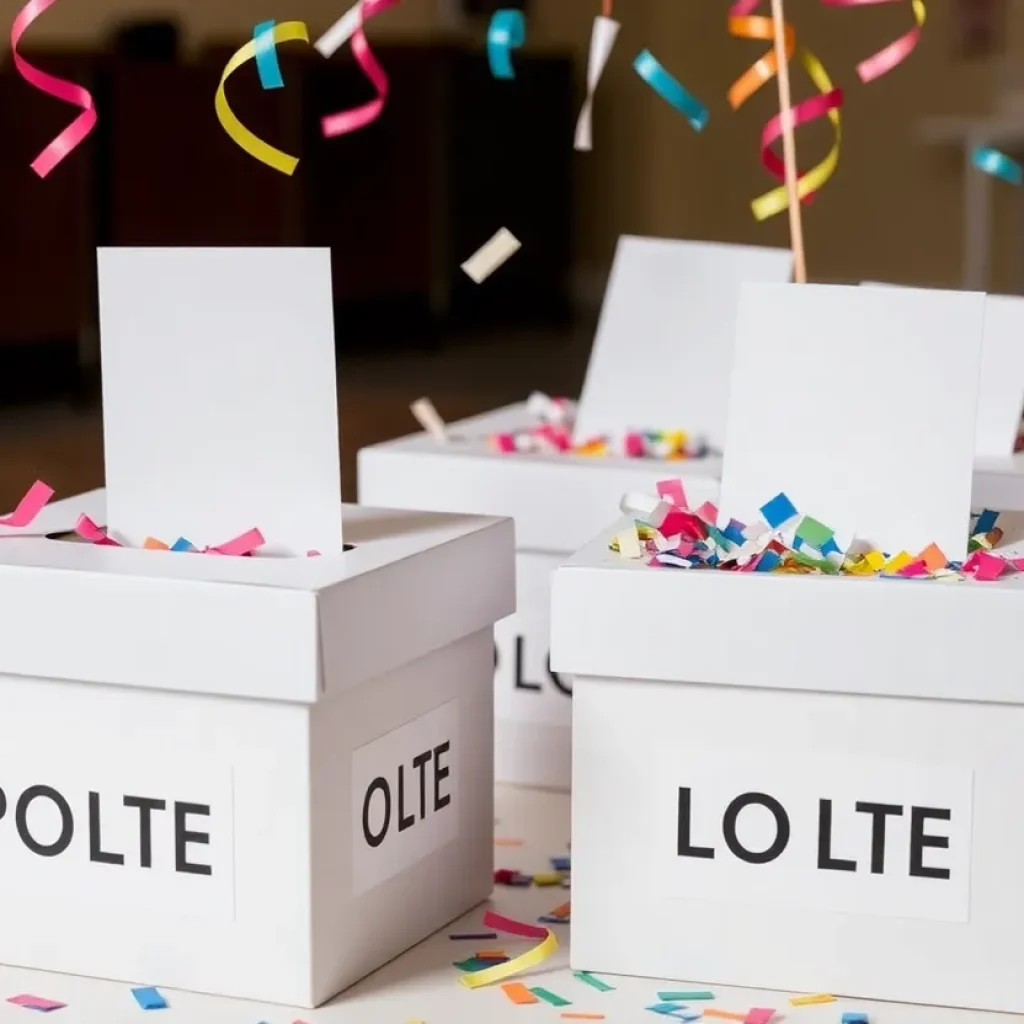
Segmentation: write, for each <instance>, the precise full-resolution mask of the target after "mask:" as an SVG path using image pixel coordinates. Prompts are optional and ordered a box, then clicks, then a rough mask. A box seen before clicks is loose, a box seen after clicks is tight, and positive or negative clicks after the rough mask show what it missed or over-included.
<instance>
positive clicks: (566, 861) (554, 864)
mask: <svg viewBox="0 0 1024 1024" xmlns="http://www.w3.org/2000/svg"><path fill="white" fill-rule="evenodd" d="M571 864H572V861H571V860H570V858H569V857H552V858H551V868H552V870H553V871H570V870H572V868H571Z"/></svg>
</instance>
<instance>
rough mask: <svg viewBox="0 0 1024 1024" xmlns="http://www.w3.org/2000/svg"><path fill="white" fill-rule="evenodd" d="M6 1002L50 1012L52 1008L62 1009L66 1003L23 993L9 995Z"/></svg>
mask: <svg viewBox="0 0 1024 1024" xmlns="http://www.w3.org/2000/svg"><path fill="white" fill-rule="evenodd" d="M7 1002H9V1003H14V1005H15V1006H23V1007H25V1009H26V1010H38V1011H39V1012H40V1013H52V1012H53V1011H54V1010H63V1009H64V1007H65V1006H67V1003H59V1002H57V1000H56V999H44V998H43V997H42V996H32V995H27V994H23V995H20V996H11V997H10V998H9V999H8V1000H7Z"/></svg>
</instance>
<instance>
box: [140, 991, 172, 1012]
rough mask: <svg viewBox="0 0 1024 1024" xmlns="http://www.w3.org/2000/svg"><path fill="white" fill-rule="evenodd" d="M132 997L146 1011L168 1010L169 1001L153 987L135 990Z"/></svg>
mask: <svg viewBox="0 0 1024 1024" xmlns="http://www.w3.org/2000/svg"><path fill="white" fill-rule="evenodd" d="M132 995H133V996H135V1002H137V1003H138V1004H139V1006H141V1007H142V1008H143V1009H144V1010H166V1009H167V1000H166V999H164V997H163V996H162V995H160V993H159V992H158V991H157V990H156V989H155V988H153V987H151V986H149V987H146V988H133V989H132Z"/></svg>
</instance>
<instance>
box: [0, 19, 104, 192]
mask: <svg viewBox="0 0 1024 1024" xmlns="http://www.w3.org/2000/svg"><path fill="white" fill-rule="evenodd" d="M55 2H56V0H29V2H28V3H27V4H25V6H24V7H23V8H22V9H21V10H20V11H19V12H18V15H17V17H16V18H15V19H14V23H13V24H12V25H11V57H12V58H13V60H14V66H15V68H16V69H17V71H18V74H19V75H21V77H22V78H23V79H24V80H25V81H26V82H28V84H29V85H31V86H32V87H33V88H35V89H38V90H39V91H40V92H45V93H46V95H47V96H52V97H53V98H54V99H57V100H63V101H64V102H65V103H70V104H71V105H72V106H75V107H79V108H81V111H82V112H81V113H80V114H79V115H78V116H77V117H76V118H75V119H74V121H72V122H71V124H69V125H68V126H67V128H65V129H64V130H63V131H62V132H61V133H60V134H59V135H58V136H57V137H56V138H55V139H53V140H52V141H51V142H50V143H48V144H47V145H46V147H45V148H44V149H43V151H42V152H41V153H40V154H39V156H37V157H36V158H35V160H33V161H32V164H31V167H32V170H33V171H35V172H36V174H38V175H39V177H40V178H45V177H46V176H47V175H48V174H49V173H50V171H52V170H53V169H54V168H55V167H56V166H57V164H59V163H60V162H61V161H62V160H63V159H64V158H65V157H66V156H67V155H68V154H69V153H71V152H72V151H73V150H74V149H75V148H76V147H77V146H79V145H80V144H81V143H82V141H83V140H84V139H85V138H86V136H87V135H88V134H89V133H90V132H91V131H92V130H93V128H95V127H96V121H97V120H98V118H97V114H96V107H95V104H94V102H93V98H92V95H91V94H90V93H89V91H88V90H86V89H83V88H82V87H81V86H80V85H75V84H74V83H73V82H67V81H64V79H62V78H56V77H54V76H53V75H48V74H46V72H45V71H40V70H39V69H38V68H35V67H33V66H32V65H31V64H29V62H28V61H27V60H25V58H24V57H22V56H21V54H19V53H18V43H19V42H21V37H22V36H23V35H24V34H25V31H26V29H27V28H28V27H29V25H31V24H32V22H34V21H35V20H36V18H38V17H39V15H41V14H42V13H43V12H44V11H45V10H47V8H49V7H51V6H52V5H53V4H54V3H55Z"/></svg>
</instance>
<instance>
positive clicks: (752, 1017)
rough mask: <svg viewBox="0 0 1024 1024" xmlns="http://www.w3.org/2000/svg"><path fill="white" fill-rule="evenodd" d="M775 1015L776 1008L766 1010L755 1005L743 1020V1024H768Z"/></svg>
mask: <svg viewBox="0 0 1024 1024" xmlns="http://www.w3.org/2000/svg"><path fill="white" fill-rule="evenodd" d="M774 1016H775V1011H774V1010H766V1009H763V1008H761V1007H757V1006H755V1007H753V1008H752V1009H751V1010H750V1012H749V1013H748V1014H747V1017H746V1020H744V1021H743V1024H768V1022H769V1021H770V1020H771V1019H772V1017H774Z"/></svg>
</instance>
